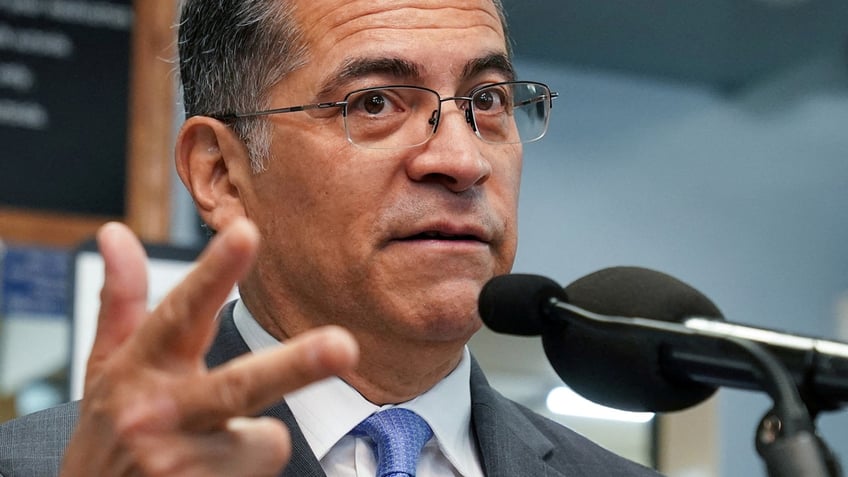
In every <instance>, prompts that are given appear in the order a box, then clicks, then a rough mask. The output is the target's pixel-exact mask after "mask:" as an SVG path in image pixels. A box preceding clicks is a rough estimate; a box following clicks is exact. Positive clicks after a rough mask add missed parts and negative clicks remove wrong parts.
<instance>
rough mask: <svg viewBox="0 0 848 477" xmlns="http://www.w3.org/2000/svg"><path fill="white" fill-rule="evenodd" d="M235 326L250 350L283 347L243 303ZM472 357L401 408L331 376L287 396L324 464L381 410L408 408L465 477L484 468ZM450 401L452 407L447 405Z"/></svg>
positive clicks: (235, 312) (466, 357) (235, 316)
mask: <svg viewBox="0 0 848 477" xmlns="http://www.w3.org/2000/svg"><path fill="white" fill-rule="evenodd" d="M233 319H234V321H235V325H236V328H237V329H238V331H239V333H240V334H241V336H242V338H243V339H244V341H245V343H246V344H247V346H248V347H249V348H250V349H251V351H254V352H256V351H259V350H261V349H265V348H268V347H272V346H278V345H279V344H280V342H279V341H277V340H276V339H275V338H274V337H273V336H271V334H270V333H268V332H267V331H265V329H263V328H262V327H261V326H260V325H259V323H257V322H256V320H255V319H254V318H253V315H251V314H250V311H249V310H248V309H247V307H246V306H245V305H244V304H243V302H242V301H241V300H239V301H238V302H237V303H236V306H235V309H234V310H233ZM470 380H471V358H470V353H469V351H468V348H467V347H466V348H465V350H464V351H463V353H462V359H461V360H460V362H459V364H458V365H457V367H456V368H455V369H454V370H453V371H452V372H451V373H450V374H448V375H447V376H446V377H445V378H444V379H442V380H441V381H439V382H438V383H436V385H435V386H433V387H432V388H430V389H429V390H428V391H427V392H425V393H424V394H421V395H420V396H418V397H416V398H414V399H412V400H411V401H407V402H405V403H402V404H398V405H386V406H382V407H380V406H377V405H375V404H373V403H371V402H369V401H368V400H367V399H365V398H364V397H362V395H361V394H359V392H357V391H356V389H354V388H353V387H351V386H350V385H349V384H347V383H346V382H344V381H342V380H341V379H339V378H337V377H330V378H327V379H324V380H322V381H319V382H317V383H313V384H311V385H309V386H306V387H304V388H301V389H299V390H297V391H295V392H293V393H290V394H287V395H286V396H285V399H286V404H288V406H289V408H290V409H291V411H292V414H294V417H295V419H296V420H297V423H298V425H299V426H300V430H301V431H302V432H303V435H304V437H305V438H306V441H307V442H308V443H309V446H310V447H311V448H312V451H313V452H314V453H315V455H316V457H317V458H318V460H321V459H322V458H323V457H324V456H325V455H327V453H328V452H329V451H330V449H331V448H332V447H333V446H335V445H336V443H337V442H338V441H339V440H341V439H342V438H343V437H344V436H345V435H347V433H348V432H350V430H351V429H353V428H354V427H356V425H357V424H359V423H360V422H361V421H362V420H363V419H365V418H366V417H368V416H370V415H371V414H373V413H374V412H376V411H379V410H381V409H387V408H390V407H404V408H407V409H410V410H412V411H415V412H416V413H417V414H418V415H420V416H421V417H423V418H424V420H425V421H427V423H428V424H429V425H430V428H431V429H432V430H433V435H434V436H435V437H436V439H437V441H438V443H439V448H440V449H441V451H442V452H443V453H444V455H445V456H446V457H447V458H448V460H449V461H450V462H451V463H452V464H453V465H454V466H455V467H456V469H457V470H458V471H459V472H460V474H462V475H470V474H471V469H473V468H475V466H479V464H478V463H477V462H474V461H473V460H472V459H474V458H475V456H477V451H476V445H475V444H474V438H473V434H472V431H471V384H470ZM445 403H451V405H450V406H445Z"/></svg>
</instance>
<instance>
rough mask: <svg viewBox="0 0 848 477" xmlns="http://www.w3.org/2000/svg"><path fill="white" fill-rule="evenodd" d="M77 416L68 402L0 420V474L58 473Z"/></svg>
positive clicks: (75, 405) (76, 409) (74, 404)
mask: <svg viewBox="0 0 848 477" xmlns="http://www.w3.org/2000/svg"><path fill="white" fill-rule="evenodd" d="M78 417H79V402H71V403H66V404H62V405H60V406H56V407H53V408H50V409H46V410H44V411H39V412H36V413H33V414H29V415H26V416H23V417H19V418H17V419H14V420H11V421H9V422H6V423H3V424H0V475H3V476H5V477H16V476H33V475H44V476H49V475H58V474H59V467H60V465H61V462H62V457H63V455H64V452H65V447H66V446H67V445H68V442H69V441H70V439H71V434H72V433H73V431H74V427H75V426H76V423H77V418H78Z"/></svg>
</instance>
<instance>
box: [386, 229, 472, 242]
mask: <svg viewBox="0 0 848 477" xmlns="http://www.w3.org/2000/svg"><path fill="white" fill-rule="evenodd" d="M400 240H401V241H412V240H449V241H474V242H482V240H480V238H479V237H476V236H474V235H466V234H460V235H454V234H448V233H444V232H438V231H428V232H422V233H419V234H415V235H411V236H409V237H404V238H402V239H400Z"/></svg>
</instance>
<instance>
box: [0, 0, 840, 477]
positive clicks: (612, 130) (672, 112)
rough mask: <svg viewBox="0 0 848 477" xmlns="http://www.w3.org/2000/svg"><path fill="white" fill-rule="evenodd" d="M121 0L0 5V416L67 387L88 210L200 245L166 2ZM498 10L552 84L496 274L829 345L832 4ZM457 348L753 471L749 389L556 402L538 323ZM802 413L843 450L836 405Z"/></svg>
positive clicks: (630, 433) (718, 467)
mask: <svg viewBox="0 0 848 477" xmlns="http://www.w3.org/2000/svg"><path fill="white" fill-rule="evenodd" d="M135 3H136V4H135V5H133V2H132V1H131V0H123V1H74V2H70V1H61V0H0V144H2V146H3V147H2V150H0V240H2V241H3V243H4V252H3V257H4V258H3V262H2V264H3V266H2V285H3V286H2V289H0V290H2V292H0V303H2V308H0V420H3V419H8V418H11V417H13V416H14V415H19V414H23V413H27V412H31V411H33V410H36V409H39V408H41V407H44V406H47V405H51V404H54V403H56V402H61V401H63V400H66V399H69V398H70V396H71V394H70V379H69V367H70V366H71V358H70V357H71V354H72V353H73V351H74V350H73V348H74V346H73V345H72V342H73V338H74V336H77V337H78V336H80V334H81V333H82V332H81V331H80V328H84V327H85V326H87V325H85V319H83V318H80V317H74V316H73V315H74V311H73V310H74V309H75V308H74V306H75V304H76V305H78V304H79V303H80V302H81V301H85V300H91V299H92V298H91V294H92V293H93V294H94V298H96V288H97V286H96V283H97V276H96V273H95V272H91V271H90V270H91V267H90V266H81V265H80V264H81V261H80V257H81V256H82V255H83V254H82V251H87V250H88V249H87V248H86V246H83V247H82V248H80V244H82V243H84V242H85V240H86V239H87V238H90V237H91V235H92V234H93V231H94V230H96V227H97V226H98V225H99V224H100V223H102V222H104V221H105V220H109V219H115V218H117V219H120V220H124V221H126V222H128V223H130V224H131V225H132V226H133V227H134V229H135V230H137V231H138V232H139V233H140V234H141V235H142V237H144V238H145V239H146V240H147V241H148V242H149V243H151V244H153V243H155V244H159V245H160V246H162V247H161V248H157V249H156V250H157V252H156V253H157V254H158V253H160V252H161V257H162V260H163V261H164V262H167V263H171V262H173V263H176V264H177V265H179V264H180V263H182V262H183V261H184V260H186V259H188V258H190V257H191V256H192V255H191V254H192V253H193V251H194V250H196V249H197V247H200V246H202V243H203V241H204V232H203V231H202V230H201V228H200V225H199V223H198V220H197V217H196V215H195V214H194V212H193V208H192V205H191V201H190V200H189V199H188V197H187V196H186V194H185V192H184V191H183V190H182V188H181V186H180V185H179V184H178V183H177V182H176V181H175V179H174V176H173V171H172V169H173V166H172V162H171V154H172V152H171V148H172V143H173V134H174V131H175V130H176V128H177V127H178V126H179V124H180V122H181V119H182V118H181V111H180V105H179V99H178V94H177V90H176V87H175V84H174V81H175V76H174V73H173V68H174V65H173V63H172V61H171V60H172V59H173V36H172V35H173V31H172V30H171V28H170V26H171V25H172V24H173V23H174V19H175V17H174V15H175V11H176V8H175V4H174V3H172V2H170V1H162V2H146V3H145V2H141V1H137V2H135ZM505 4H506V8H507V11H508V15H509V20H510V26H511V35H512V38H513V43H514V45H513V46H514V51H515V60H516V64H517V67H518V71H519V75H520V77H521V78H523V79H532V80H537V81H542V82H546V83H548V84H549V85H550V86H551V88H552V89H553V90H555V91H557V92H558V93H559V95H560V97H559V99H557V100H556V101H555V104H554V109H553V118H552V121H551V125H550V131H549V133H548V136H547V137H546V138H545V139H544V140H543V141H541V142H538V143H534V144H531V145H529V146H527V147H526V148H525V167H524V177H523V182H522V199H521V200H522V202H521V206H520V235H521V239H520V246H519V254H518V259H517V262H516V266H515V271H517V272H523V273H534V274H540V275H545V276H548V277H550V278H552V279H554V280H556V281H558V282H559V283H562V284H563V285H566V284H568V283H570V282H572V281H573V280H575V279H577V278H579V277H581V276H584V275H586V274H588V273H591V272H593V271H595V270H598V269H601V268H605V267H609V266H616V265H638V266H643V267H648V268H654V269H657V270H661V271H664V272H666V273H669V274H671V275H674V276H676V277H678V278H680V279H682V280H683V281H685V282H687V283H689V284H691V285H693V286H694V287H695V288H697V289H699V290H700V291H702V292H703V293H704V294H706V295H707V296H709V297H710V298H711V299H712V300H713V301H714V302H715V303H716V304H717V305H718V306H719V308H720V309H721V310H722V311H723V312H724V315H725V317H726V318H727V319H728V320H729V321H733V322H739V323H745V324H750V325H754V326H761V327H769V328H777V329H782V330H785V331H788V332H795V333H799V334H804V335H815V336H822V337H827V338H829V339H835V340H845V341H848V214H846V211H848V2H845V1H844V0H711V1H709V2H703V1H695V0H646V1H642V2H633V1H628V0H605V1H598V0H522V1H517V0H505ZM88 248H90V247H88ZM172 252H173V253H172ZM163 266H164V267H168V266H170V265H163ZM82 269H84V270H86V271H87V272H86V273H83V274H81V275H80V276H79V277H76V278H74V277H75V276H76V273H77V272H78V271H79V270H82ZM172 275H173V274H171V275H169V276H172ZM169 279H170V278H162V279H161V280H160V285H162V286H164V285H165V284H166V283H167V282H168V280H169ZM157 280H159V279H157ZM74 293H80V294H82V295H85V296H86V297H87V298H85V297H83V296H82V295H80V296H77V297H74ZM156 299H157V298H156V297H155V296H152V297H151V301H155V300H156ZM471 346H472V350H473V352H474V353H475V355H476V356H477V357H478V359H479V360H480V361H481V363H482V365H483V367H484V368H485V369H486V370H487V372H488V375H489V377H490V381H492V383H493V384H494V385H495V387H497V388H499V389H500V390H502V392H503V393H504V394H507V395H508V396H510V397H513V398H514V399H517V400H519V401H521V402H523V403H525V404H526V405H528V406H530V407H532V408H534V409H536V410H538V411H539V412H542V413H545V414H546V415H549V416H551V417H552V418H554V419H557V420H560V421H562V422H565V423H567V424H568V425H570V426H572V427H574V428H575V429H577V430H579V431H580V432H583V433H585V434H588V435H590V436H591V437H592V438H594V439H596V440H598V441H600V442H602V443H604V445H607V446H609V447H611V448H613V449H615V450H616V451H618V452H620V453H622V454H625V455H627V456H629V457H631V458H634V459H637V460H639V461H641V462H645V463H647V464H649V465H654V466H657V467H659V468H660V469H661V470H663V471H664V472H666V473H667V474H668V475H670V476H673V477H696V476H697V477H701V476H704V477H707V476H728V477H732V476H751V475H765V470H764V468H763V466H762V463H761V462H760V459H759V457H758V456H757V454H756V451H755V449H754V444H753V442H754V430H755V429H756V426H757V423H758V422H759V420H760V418H761V417H762V416H763V414H765V413H766V411H768V409H769V408H770V406H771V402H770V400H769V399H768V398H767V397H766V396H765V394H761V393H756V392H749V391H738V390H730V389H722V390H721V391H719V393H718V394H717V395H716V396H715V397H714V398H712V399H710V400H709V401H707V402H706V403H703V404H701V405H699V406H697V407H696V408H693V409H690V410H687V411H684V412H681V413H674V414H669V415H663V416H659V417H655V416H650V415H648V416H643V415H637V416H634V415H629V414H625V415H622V414H615V413H609V412H606V411H604V410H597V409H591V408H585V407H583V405H582V404H579V403H577V402H575V401H572V400H571V399H572V397H571V396H570V394H569V393H568V391H567V389H562V386H563V383H562V381H561V380H560V379H559V378H558V377H557V376H556V374H555V373H554V372H553V371H552V370H551V367H550V365H549V364H548V363H547V361H546V359H545V356H544V353H543V351H542V348H541V343H540V340H539V339H538V338H518V337H509V336H500V335H495V334H493V333H490V332H488V331H485V330H484V331H482V332H481V333H480V334H479V335H478V336H477V337H475V339H474V340H473V341H472V344H471ZM587 365H588V366H591V363H587ZM817 424H818V426H819V429H820V430H821V431H822V434H823V436H824V438H825V440H826V441H827V442H828V444H829V445H830V446H831V448H832V449H833V450H834V451H835V452H836V454H837V455H838V456H839V458H840V459H841V460H842V461H845V459H846V458H848V417H846V413H845V412H844V411H835V412H831V413H826V414H823V415H822V416H820V417H819V419H818V421H817Z"/></svg>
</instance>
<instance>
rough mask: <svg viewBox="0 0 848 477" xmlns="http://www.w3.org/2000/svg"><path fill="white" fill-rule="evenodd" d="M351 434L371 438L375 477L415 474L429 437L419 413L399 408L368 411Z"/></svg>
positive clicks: (407, 476)
mask: <svg viewBox="0 0 848 477" xmlns="http://www.w3.org/2000/svg"><path fill="white" fill-rule="evenodd" d="M352 433H353V434H354V435H360V436H361V435H367V436H368V437H370V438H371V440H372V442H373V443H372V449H373V451H374V453H375V455H376V457H377V477H415V468H416V466H417V465H418V457H419V456H420V455H421V449H422V448H424V444H426V443H427V441H429V440H430V437H432V436H433V431H432V430H431V429H430V426H428V425H427V423H426V422H424V419H422V418H421V416H419V415H418V414H415V413H414V412H412V411H410V410H409V409H403V408H399V407H393V408H390V409H386V410H384V411H380V412H378V413H375V414H371V415H370V416H368V418H367V419H365V420H364V421H362V422H360V423H359V425H357V426H356V427H355V428H354V429H353V432H352Z"/></svg>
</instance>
